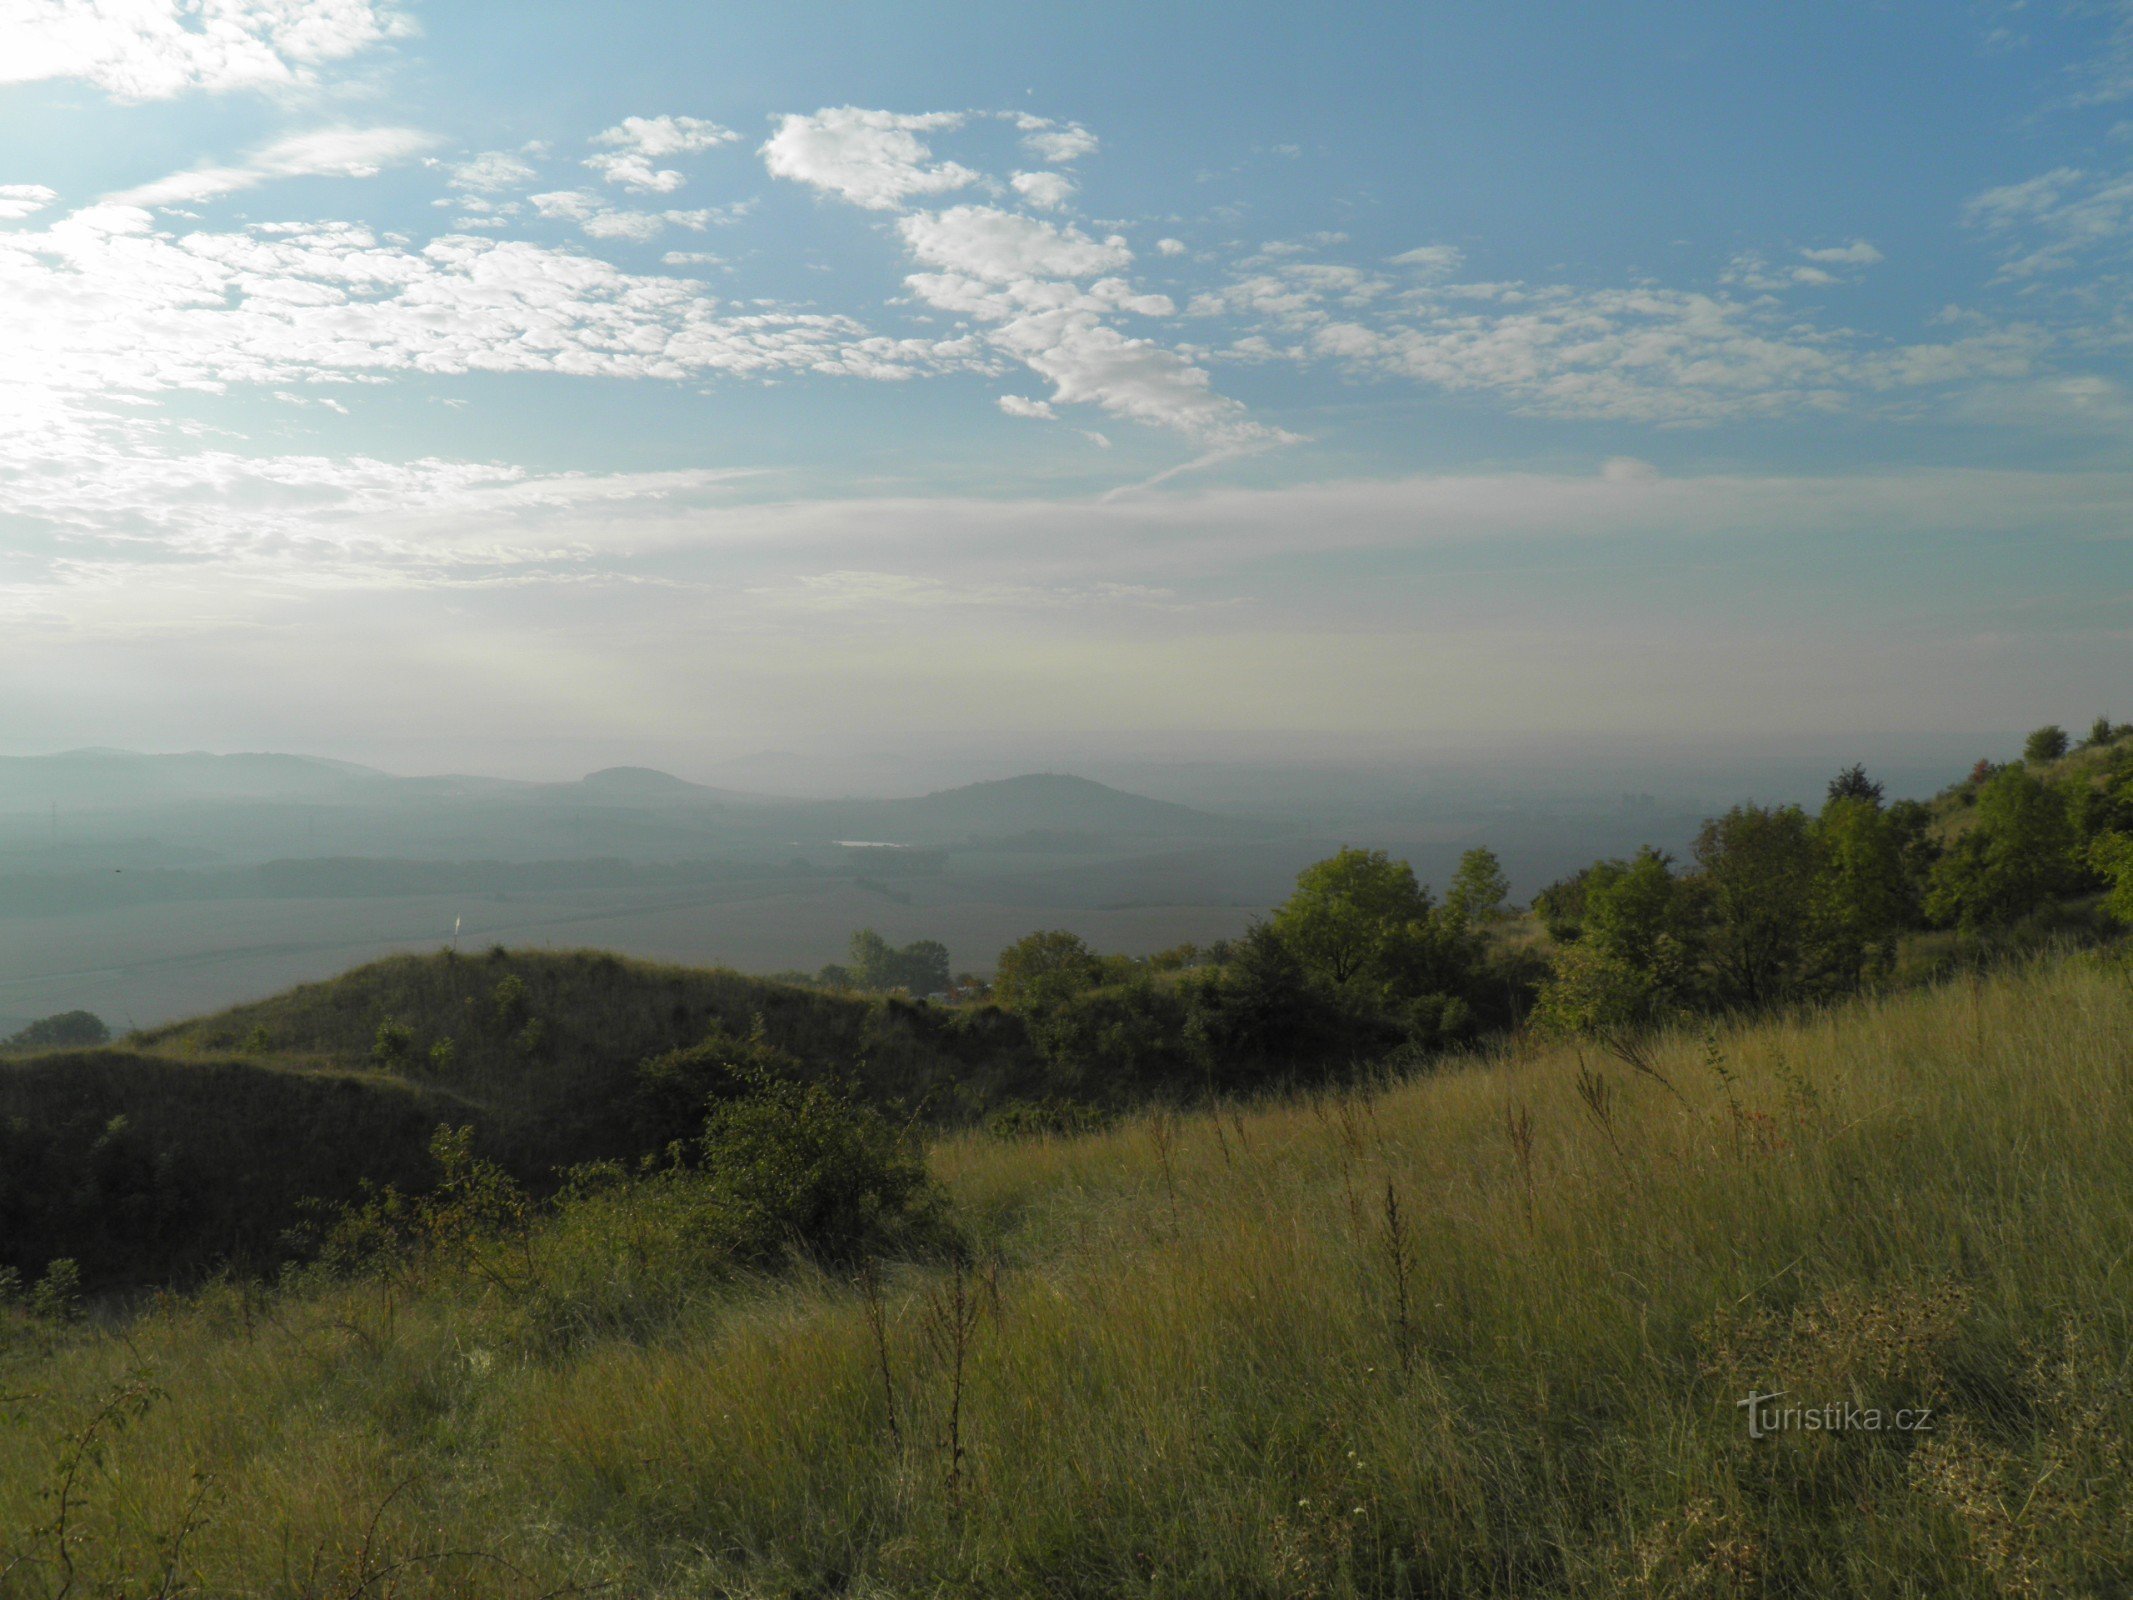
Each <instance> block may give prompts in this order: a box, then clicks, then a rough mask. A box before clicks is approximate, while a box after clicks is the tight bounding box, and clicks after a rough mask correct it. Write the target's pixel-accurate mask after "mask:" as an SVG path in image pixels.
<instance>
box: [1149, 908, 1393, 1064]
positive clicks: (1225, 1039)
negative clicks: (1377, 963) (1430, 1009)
mask: <svg viewBox="0 0 2133 1600" xmlns="http://www.w3.org/2000/svg"><path fill="white" fill-rule="evenodd" d="M1405 1038H1406V1035H1405V1033H1404V1031H1403V1029H1402V1028H1401V1027H1400V1025H1399V1022H1398V1021H1397V1019H1395V1018H1394V1017H1392V1016H1390V1015H1388V1014H1387V1013H1386V1012H1384V1011H1383V1010H1382V1009H1380V1008H1377V1007H1374V1006H1370V1005H1365V1004H1358V1003H1357V998H1356V997H1355V996H1353V995H1350V994H1345V993H1343V992H1342V991H1340V990H1338V989H1336V988H1333V987H1331V986H1329V985H1327V984H1324V983H1320V982H1317V981H1315V980H1314V979H1313V977H1312V975H1311V973H1310V972H1309V971H1308V970H1307V969H1306V968H1305V966H1304V964H1303V962H1302V961H1300V960H1299V959H1298V958H1297V956H1296V953H1295V952H1294V951H1293V950H1291V949H1290V948H1289V945H1288V942H1287V941H1286V940H1284V939H1283V938H1282V937H1281V936H1280V935H1279V934H1277V933H1276V932H1275V931H1274V929H1273V927H1272V926H1271V925H1270V924H1267V923H1256V924H1254V925H1253V927H1252V929H1251V931H1250V932H1249V933H1247V934H1246V935H1245V936H1244V937H1243V938H1242V939H1239V940H1237V941H1236V942H1235V943H1234V945H1233V946H1232V947H1231V950H1230V952H1229V959H1228V960H1227V961H1225V962H1223V963H1222V965H1221V966H1220V967H1217V968H1215V969H1214V970H1213V971H1212V972H1210V973H1208V974H1206V975H1205V976H1202V977H1200V978H1199V979H1198V980H1197V981H1196V982H1194V983H1193V984H1192V985H1191V986H1190V987H1189V988H1188V989H1187V990H1186V1017H1185V1045H1186V1049H1187V1051H1188V1053H1189V1055H1190V1058H1191V1060H1192V1063H1193V1070H1194V1073H1195V1075H1196V1077H1198V1078H1199V1079H1200V1081H1202V1082H1204V1083H1206V1084H1207V1085H1209V1086H1210V1087H1212V1088H1214V1089H1216V1090H1219V1091H1225V1092H1240V1091H1251V1090H1256V1089H1260V1088H1264V1087H1267V1086H1270V1085H1274V1084H1280V1083H1284V1082H1287V1083H1296V1082H1319V1081H1323V1080H1325V1079H1327V1078H1330V1077H1338V1076H1339V1075H1341V1074H1342V1073H1343V1072H1346V1071H1348V1070H1350V1069H1352V1068H1354V1067H1358V1066H1361V1065H1363V1064H1365V1063H1367V1062H1370V1061H1374V1060H1377V1059H1379V1058H1381V1057H1383V1056H1384V1055H1386V1054H1387V1053H1389V1052H1390V1051H1392V1050H1394V1049H1396V1048H1398V1047H1399V1046H1400V1045H1401V1044H1402V1043H1403V1042H1405Z"/></svg>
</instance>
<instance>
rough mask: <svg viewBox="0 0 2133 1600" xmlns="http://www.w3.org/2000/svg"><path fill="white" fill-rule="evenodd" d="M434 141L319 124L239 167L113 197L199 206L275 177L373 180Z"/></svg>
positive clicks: (204, 170)
mask: <svg viewBox="0 0 2133 1600" xmlns="http://www.w3.org/2000/svg"><path fill="white" fill-rule="evenodd" d="M435 142H436V141H435V139H433V138H432V137H431V136H430V135H429V134H426V133H424V132H422V131H421V130H419V129H416V128H321V129H318V130H316V131H314V132H311V133H300V134H296V135H293V136H292V137H290V138H287V139H281V140H277V141H276V142H275V143H273V144H270V145H268V146H267V147H266V148H265V149H262V150H259V151H256V152H254V153H253V154H252V155H250V156H247V157H246V158H245V159H244V160H243V161H242V162H240V163H238V164H237V165H235V166H221V167H194V168H192V169H191V170H189V171H186V172H174V173H172V174H171V175H170V176H169V177H167V178H158V179H156V180H155V181H154V182H152V183H144V184H141V185H140V186H138V187H137V188H132V189H127V190H124V191H122V192H120V193H118V194H114V195H112V196H110V197H109V199H108V202H107V203H108V204H111V205H115V206H148V207H156V206H182V205H197V204H198V203H199V202H201V201H202V200H211V199H213V198H215V197H216V196H217V195H225V194H235V193H236V192H238V191H239V190H242V189H252V188H256V187H258V186H259V185H260V184H263V183H267V182H269V181H271V180H272V179H275V178H306V177H333V178H374V177H376V176H377V175H378V174H379V173H380V172H382V171H384V170H385V169H386V168H387V167H389V166H395V165H397V164H399V163H400V162H403V161H406V160H409V159H411V158H412V157H414V156H417V155H420V154H421V153H422V152H423V151H424V150H427V149H428V148H429V147H430V146H431V145H432V144H434V143H435Z"/></svg>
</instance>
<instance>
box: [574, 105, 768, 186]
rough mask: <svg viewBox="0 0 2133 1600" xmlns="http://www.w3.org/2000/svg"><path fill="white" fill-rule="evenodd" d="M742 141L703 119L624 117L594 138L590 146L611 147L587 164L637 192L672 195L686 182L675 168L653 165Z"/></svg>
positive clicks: (588, 160) (734, 134)
mask: <svg viewBox="0 0 2133 1600" xmlns="http://www.w3.org/2000/svg"><path fill="white" fill-rule="evenodd" d="M739 137H740V135H739V134H737V133H735V132H734V131H733V130H732V129H731V128H722V127H720V126H719V125H718V124H717V123H715V122H706V121H705V120H704V119H703V118H701V117H668V116H661V117H624V118H623V119H622V121H621V122H620V123H619V124H617V125H616V126H614V127H612V128H609V129H607V130H606V131H605V132H603V133H599V134H596V135H594V137H593V141H592V142H593V143H594V144H597V145H605V146H607V147H608V149H607V150H606V152H605V153H603V154H600V155H594V156H587V157H586V158H585V165H586V166H588V167H590V168H592V170H593V171H595V172H597V173H599V174H600V176H601V177H603V178H605V179H606V180H607V181H608V182H609V183H618V184H620V185H622V187H624V188H625V189H630V190H633V191H635V192H637V193H639V194H672V193H673V192H674V191H675V190H676V189H679V188H680V187H681V186H682V184H683V183H685V182H686V181H687V180H686V179H685V178H684V177H683V176H682V174H680V173H679V172H676V171H675V170H673V169H672V168H671V167H668V168H655V167H654V166H653V165H652V163H653V162H655V161H659V160H663V159H665V158H666V157H668V156H679V155H692V154H695V153H696V152H698V151H702V150H710V149H713V148H715V147H716V146H718V145H722V144H731V143H732V142H733V141H734V140H736V139H738V138H739Z"/></svg>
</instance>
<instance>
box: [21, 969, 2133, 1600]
mask: <svg viewBox="0 0 2133 1600" xmlns="http://www.w3.org/2000/svg"><path fill="white" fill-rule="evenodd" d="M2129 1141H2133V980H2129V975H2128V972H2127V970H2126V967H2125V966H2124V964H2123V963H2122V962H2117V963H2114V962H2113V961H2112V960H2110V959H2107V958H2101V957H2096V956H2073V957H2065V958H2060V959H2056V960H2050V961H2040V962H2036V963H2033V964H2031V965H2029V966H2027V967H2025V968H2022V969H2019V970H2010V971H2007V972H2003V973H2001V974H1998V975H1993V976H1987V977H1984V978H1981V979H1976V980H1964V981H1961V982H1957V983H1955V984H1952V985H1947V986H1943V987H1939V988H1935V989H1931V990H1924V991H1914V992H1909V993H1902V994H1895V995H1890V996H1887V997H1883V998H1869V999H1865V1000H1860V1001H1856V1002H1853V1003H1849V1004H1846V1005H1843V1006H1839V1007H1834V1008H1831V1009H1828V1010H1820V1011H1812V1012H1807V1013H1803V1014H1800V1015H1797V1016H1794V1017H1791V1018H1787V1019H1779V1020H1774V1021H1765V1022H1760V1023H1756V1024H1752V1025H1742V1026H1738V1027H1725V1026H1720V1027H1717V1028H1715V1029H1712V1030H1710V1031H1708V1032H1704V1031H1691V1032H1683V1033H1679V1034H1673V1035H1668V1036H1665V1037H1663V1038H1660V1039H1658V1040H1656V1041H1654V1042H1653V1044H1652V1045H1651V1047H1650V1049H1649V1051H1648V1053H1643V1054H1638V1055H1637V1058H1636V1059H1635V1060H1626V1059H1621V1058H1618V1057H1615V1056H1611V1055H1606V1054H1604V1053H1601V1052H1599V1051H1597V1050H1595V1049H1594V1048H1593V1047H1591V1046H1589V1045H1588V1046H1585V1047H1583V1048H1582V1049H1580V1048H1579V1047H1577V1046H1574V1045H1567V1044H1566V1045H1560V1046H1557V1045H1544V1044H1539V1043H1535V1042H1531V1041H1522V1042H1520V1043H1518V1044H1516V1045H1514V1046H1510V1047H1507V1048H1505V1049H1503V1050H1500V1051H1497V1052H1495V1053H1492V1054H1489V1055H1487V1056H1484V1057H1477V1058H1474V1059H1470V1060H1464V1061H1459V1062H1455V1063H1453V1064H1451V1065H1450V1066H1448V1067H1446V1068H1444V1069H1443V1070H1440V1071H1437V1072H1433V1073H1431V1074H1430V1075H1428V1076H1425V1077H1420V1078H1415V1079H1412V1080H1408V1081H1401V1082H1394V1083H1387V1084H1384V1085H1380V1086H1377V1087H1375V1088H1371V1089H1367V1090H1356V1091H1354V1092H1349V1093H1342V1094H1330V1095H1322V1096H1319V1097H1315V1098H1304V1099H1294V1100H1285V1101H1276V1102H1268V1103H1262V1104H1253V1105H1239V1106H1233V1107H1224V1108H1221V1109H1219V1110H1202V1111H1194V1112H1190V1113H1171V1112H1156V1113H1150V1114H1147V1115H1144V1116H1141V1117H1139V1118H1137V1119H1134V1120H1130V1121H1126V1122H1122V1123H1119V1124H1117V1125H1116V1126H1114V1127H1112V1128H1110V1129H1108V1130H1106V1131H1104V1132H1101V1133H1096V1134H1089V1135H1083V1136H1076V1137H1059V1138H1046V1137H1036V1138H1024V1139H1014V1140H1003V1139H999V1138H993V1137H988V1136H985V1135H982V1134H978V1133H968V1134H957V1135H953V1136H949V1137H946V1138H944V1139H943V1140H941V1141H940V1142H939V1143H937V1144H936V1145H935V1147H934V1148H933V1149H932V1151H931V1153H930V1161H931V1165H932V1169H933V1171H934V1173H935V1175H936V1176H937V1178H938V1179H939V1181H940V1183H941V1184H942V1185H943V1187H944V1189H945V1191H946V1193H947V1195H948V1197H949V1199H950V1203H951V1206H952V1214H953V1216H954V1218H955V1220H956V1223H957V1225H958V1227H959V1229H960V1230H961V1234H962V1236H963V1238H964V1240H965V1241H966V1246H967V1247H966V1249H965V1250H963V1251H962V1252H960V1253H958V1254H954V1255H943V1256H941V1257H939V1258H937V1259H926V1260H912V1261H905V1262H900V1263H891V1264H887V1265H885V1266H883V1267H882V1268H881V1269H880V1270H879V1271H878V1272H870V1273H866V1274H864V1275H862V1277H861V1278H860V1279H859V1280H857V1281H850V1280H847V1279H846V1278H845V1277H844V1276H842V1275H832V1274H829V1273H826V1272H823V1271H820V1270H817V1269H813V1268H810V1267H808V1266H806V1265H805V1264H801V1265H798V1266H796V1267H795V1268H794V1269H793V1270H792V1271H789V1272H786V1273H782V1274H779V1275H776V1276H774V1277H770V1278H752V1277H736V1276H735V1275H734V1274H733V1273H732V1272H731V1271H730V1270H727V1269H726V1268H724V1267H722V1266H721V1265H720V1263H719V1261H718V1260H717V1259H716V1258H715V1256H714V1255H713V1254H711V1253H709V1252H706V1251H705V1250H703V1249H701V1248H700V1247H698V1245H697V1244H696V1242H695V1241H694V1239H693V1236H692V1231H691V1228H690V1226H689V1220H688V1213H687V1209H686V1207H685V1206H683V1205H679V1204H677V1203H674V1201H673V1200H672V1197H671V1196H670V1195H668V1194H666V1193H665V1192H663V1191H662V1190H660V1189H659V1188H658V1186H656V1185H649V1184H646V1185H635V1186H627V1185H626V1186H619V1187H615V1188H612V1189H609V1190H606V1191H603V1192H601V1193H599V1194H595V1195H592V1196H589V1197H588V1198H586V1199H585V1200H584V1201H583V1202H581V1203H579V1204H577V1205H575V1206H572V1207H569V1208H567V1209H565V1210H564V1211H563V1212H562V1213H561V1214H560V1215H559V1216H557V1217H556V1218H555V1219H554V1220H552V1221H550V1222H548V1223H547V1224H545V1225H543V1226H540V1227H537V1228H536V1229H534V1230H533V1231H532V1232H531V1233H530V1234H528V1235H526V1236H525V1237H523V1238H514V1239H511V1240H508V1241H489V1242H483V1241H480V1240H474V1241H470V1242H466V1243H464V1244H462V1245H459V1246H454V1247H451V1248H442V1249H440V1250H439V1251H437V1252H435V1253H433V1254H431V1255H429V1256H426V1257H424V1258H423V1259H422V1260H421V1261H419V1262H414V1263H410V1264H408V1265H406V1266H405V1267H403V1268H401V1269H397V1270H394V1271H391V1272H383V1273H377V1274H372V1275H369V1276H366V1277H363V1278H360V1279H357V1280H355V1281H326V1280H324V1279H311V1280H306V1281H300V1282H292V1283H290V1284H288V1285H285V1286H283V1287H282V1288H279V1289H277V1290H274V1291H271V1292H270V1291H267V1290H263V1289H261V1288H259V1287H257V1286H250V1285H245V1284H241V1283H236V1282H229V1283H222V1284H218V1285H215V1286H212V1287H210V1288H209V1289H207V1290H205V1291H203V1292H201V1293H198V1294H196V1295H189V1296H184V1297H176V1296H172V1297H166V1298H164V1299H162V1300H160V1301H157V1302H153V1303H149V1304H145V1305H141V1306H138V1307H135V1308H131V1309H129V1310H128V1311H126V1312H125V1313H123V1314H121V1312H119V1311H118V1310H116V1309H112V1308H105V1309H103V1310H100V1311H97V1312H95V1313H93V1314H91V1315H87V1316H75V1317H73V1318H71V1319H70V1318H69V1317H68V1316H66V1315H64V1314H63V1313H62V1311H61V1310H60V1309H58V1308H55V1307H50V1306H47V1307H45V1308H43V1309H42V1310H34V1311H33V1310H29V1309H17V1310H16V1311H14V1312H11V1313H7V1314H6V1320H5V1322H4V1324H0V1326H4V1330H5V1331H4V1334H0V1338H4V1345H0V1401H4V1404H0V1595H4V1596H7V1597H9V1600H13V1597H17V1596H20V1597H36V1600H47V1597H53V1596H60V1595H82V1596H86V1595H113V1596H116V1595H125V1596H136V1595H138V1596H157V1595H160V1596H177V1595H200V1596H216V1597H238V1596H319V1597H341V1600H355V1597H358V1596H398V1597H420V1596H535V1595H559V1594H575V1593H604V1594H615V1595H628V1596H640V1595H641V1596H682V1595H719V1594H734V1595H830V1594H843V1595H854V1596H876V1595H879V1596H888V1595H933V1594H939V1595H969V1596H1001V1595H1024V1594H1028V1595H1050V1596H1075V1595H1086V1596H1114V1595H1145V1596H1150V1597H1155V1596H1166V1597H1167V1596H1196V1595H1204V1596H1297V1597H1302V1596H1326V1597H1334V1596H1348V1595H1369V1596H1380V1595H1382V1596H1393V1595H1412V1596H1436V1595H1503V1596H1529V1595H1581V1596H1582V1595H1601V1596H1612V1595H1623V1596H1628V1595H1637V1596H1705V1595H1709V1596H1722V1595H1741V1596H1746V1595H1813V1596H1837V1595H1872V1596H1889V1597H1895V1596H1915V1597H1921V1600H1923V1597H1945V1596H1973V1595H1974V1596H2002V1595H2006V1596H2031V1595H2034V1596H2058V1595H2097V1596H2103V1595H2113V1594H2123V1593H2127V1592H2128V1590H2127V1588H2126V1583H2127V1579H2126V1577H2125V1575H2126V1574H2127V1573H2129V1572H2133V1486H2129V1478H2133V1474H2129V1473H2128V1471H2127V1463H2126V1461H2125V1459H2124V1452H2125V1446H2124V1440H2125V1437H2126V1433H2127V1424H2128V1422H2129V1420H2133V1405H2129V1402H2128V1397H2127V1392H2126V1374H2127V1364H2128V1359H2129V1353H2133V1338H2129V1326H2128V1323H2129V1317H2133V1276H2129V1274H2133V1267H2129V1265H2128V1263H2129V1261H2133V1161H2129V1159H2128V1149H2129ZM1751 1391H1755V1392H1761V1393H1770V1392H1773V1391H1784V1394H1785V1397H1786V1403H1787V1404H1789V1405H1794V1406H1799V1407H1804V1408H1815V1407H1827V1406H1833V1405H1844V1404H1849V1405H1850V1406H1852V1407H1853V1408H1854V1412H1853V1416H1854V1418H1855V1420H1854V1422H1853V1425H1851V1426H1849V1427H1846V1428H1843V1429H1836V1430H1819V1431H1810V1430H1808V1429H1807V1428H1805V1427H1795V1428H1783V1429H1780V1430H1779V1431H1777V1432H1775V1433H1774V1434H1770V1435H1769V1436H1766V1437H1761V1438H1752V1437H1750V1432H1749V1429H1748V1426H1747V1416H1746V1414H1745V1412H1744V1411H1743V1409H1742V1408H1741V1406H1740V1405H1739V1402H1740V1401H1741V1400H1742V1399H1743V1398H1744V1397H1745V1396H1747V1395H1748V1394H1749V1393H1750V1392H1751ZM1899 1410H1900V1411H1902V1412H1904V1413H1906V1414H1908V1415H1909V1416H1911V1417H1912V1418H1913V1419H1914V1420H1916V1419H1917V1418H1918V1415H1919V1414H1920V1413H1924V1425H1923V1426H1914V1427H1909V1428H1905V1429H1898V1428H1896V1427H1894V1426H1893V1425H1892V1423H1891V1420H1890V1419H1892V1418H1893V1417H1894V1415H1895V1413H1896V1412H1898V1411H1899ZM1869 1413H1872V1414H1876V1415H1878V1416H1880V1418H1881V1420H1882V1422H1883V1426H1882V1427H1880V1428H1878V1429H1877V1428H1872V1427H1869V1426H1867V1425H1866V1424H1865V1423H1864V1421H1863V1420H1856V1419H1859V1418H1863V1417H1864V1416H1865V1415H1867V1414H1869Z"/></svg>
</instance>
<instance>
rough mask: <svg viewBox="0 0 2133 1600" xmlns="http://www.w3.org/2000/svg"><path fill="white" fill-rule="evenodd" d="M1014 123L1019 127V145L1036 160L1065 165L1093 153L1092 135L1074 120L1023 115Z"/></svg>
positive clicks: (1093, 142) (1094, 147) (1094, 137)
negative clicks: (1058, 120)
mask: <svg viewBox="0 0 2133 1600" xmlns="http://www.w3.org/2000/svg"><path fill="white" fill-rule="evenodd" d="M1016 126H1017V127H1019V128H1021V130H1022V148H1023V149H1025V150H1027V151H1028V152H1029V153H1030V154H1031V155H1033V156H1035V157H1036V158H1037V159H1038V160H1039V161H1049V162H1051V163H1052V164H1053V165H1055V166H1066V165H1069V164H1071V163H1073V162H1076V161H1079V160H1080V159H1081V158H1082V157H1083V156H1089V155H1094V154H1095V153H1096V149H1097V144H1096V135H1095V134H1093V133H1091V132H1089V130H1088V129H1087V128H1084V127H1083V126H1082V125H1081V124H1080V123H1078V122H1068V123H1057V122H1054V121H1052V120H1051V119H1050V118H1049V117H1031V116H1023V117H1018V118H1017V119H1016Z"/></svg>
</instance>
